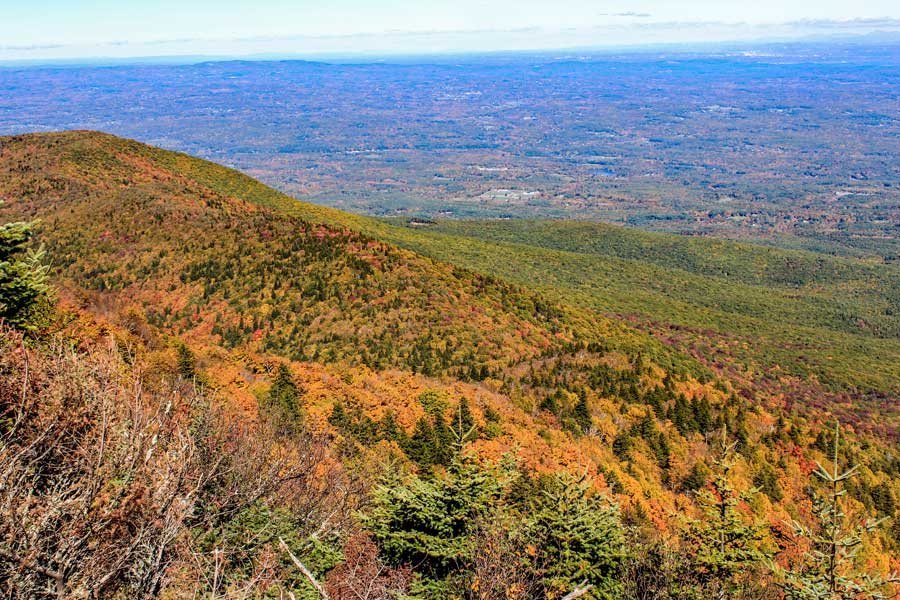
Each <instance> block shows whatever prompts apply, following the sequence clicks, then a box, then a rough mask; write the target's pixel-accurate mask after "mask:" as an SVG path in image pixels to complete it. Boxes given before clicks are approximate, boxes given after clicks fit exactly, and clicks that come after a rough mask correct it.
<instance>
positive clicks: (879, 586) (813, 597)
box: [776, 423, 900, 600]
mask: <svg viewBox="0 0 900 600" xmlns="http://www.w3.org/2000/svg"><path fill="white" fill-rule="evenodd" d="M839 437H840V425H839V424H837V423H835V429H834V437H833V439H832V440H831V444H830V446H831V448H830V449H831V450H832V460H831V465H829V467H828V468H826V467H825V466H823V465H822V464H821V463H817V466H818V469H817V470H816V471H815V472H814V473H815V476H816V477H817V478H818V479H819V480H821V481H822V482H823V484H824V486H825V493H824V494H817V495H816V496H815V497H814V498H813V508H814V512H815V516H816V520H817V524H816V527H812V528H811V527H807V526H805V525H803V524H802V523H799V522H796V521H795V522H794V523H792V526H793V529H794V534H795V535H796V536H797V537H798V538H800V539H805V540H807V541H808V542H809V544H810V547H811V548H810V550H809V551H808V552H806V553H805V555H804V560H803V561H802V564H800V565H799V566H798V567H797V568H795V569H791V570H785V569H780V568H777V567H776V571H777V572H779V573H780V574H781V575H782V578H783V584H782V585H783V589H784V592H785V597H786V598H788V599H790V600H863V599H866V600H877V599H881V598H893V597H895V596H896V593H897V592H898V589H897V584H898V583H900V576H898V575H896V574H894V575H891V576H889V577H880V576H878V575H875V574H872V573H868V572H865V571H860V570H856V569H855V565H854V562H855V558H856V555H857V553H858V552H859V551H860V549H861V548H862V547H863V540H864V538H865V536H866V534H868V533H870V532H872V531H874V530H875V529H877V528H878V527H879V526H880V525H881V524H882V523H883V522H884V521H885V519H878V520H874V519H866V521H865V522H861V523H860V522H859V521H858V520H856V521H857V522H856V524H852V523H850V522H849V519H848V516H847V514H846V512H845V508H844V506H843V504H844V502H843V499H844V497H845V496H846V493H847V492H846V489H845V486H846V482H847V481H848V480H850V479H851V478H852V477H854V476H855V475H856V474H857V471H858V469H859V465H854V466H853V467H850V468H848V469H846V470H842V469H841V467H840V453H839V446H840V439H839Z"/></svg>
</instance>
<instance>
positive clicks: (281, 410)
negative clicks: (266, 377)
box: [264, 363, 343, 429]
mask: <svg viewBox="0 0 900 600" xmlns="http://www.w3.org/2000/svg"><path fill="white" fill-rule="evenodd" d="M264 408H265V409H266V410H268V411H269V412H270V414H271V415H272V416H273V417H275V418H276V419H277V420H278V422H279V424H280V425H281V426H283V427H285V428H287V429H294V428H295V427H296V426H297V425H298V424H299V423H300V388H298V387H297V384H296V382H294V377H293V376H292V375H291V370H290V368H289V367H288V366H287V365H286V364H284V363H280V364H279V365H278V368H277V369H276V371H275V377H274V378H273V379H272V387H270V388H269V393H268V395H267V396H266V400H265V404H264ZM342 408H343V407H342Z"/></svg>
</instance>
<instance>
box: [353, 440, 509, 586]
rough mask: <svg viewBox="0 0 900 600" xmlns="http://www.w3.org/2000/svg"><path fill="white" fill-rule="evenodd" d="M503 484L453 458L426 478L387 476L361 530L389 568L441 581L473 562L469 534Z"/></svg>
mask: <svg viewBox="0 0 900 600" xmlns="http://www.w3.org/2000/svg"><path fill="white" fill-rule="evenodd" d="M506 485H507V478H506V477H505V476H504V475H503V474H501V473H500V472H498V471H497V470H496V469H494V468H482V467H480V466H478V465H477V464H476V463H474V462H473V461H472V460H471V458H469V457H465V456H457V458H455V459H454V460H453V462H452V463H451V464H450V466H449V468H448V469H447V470H446V471H445V472H444V473H441V474H438V475H436V476H434V477H430V478H422V477H418V476H415V475H412V476H408V477H406V478H404V479H398V478H397V477H396V476H393V475H391V476H389V477H388V478H386V479H385V480H384V481H383V482H382V483H381V484H380V485H378V486H377V487H376V488H375V490H374V492H373V500H372V509H371V510H370V511H369V512H368V513H367V514H366V515H365V516H364V517H363V524H364V525H365V526H366V527H367V529H368V530H369V531H370V532H371V533H372V537H373V539H374V540H375V541H376V543H377V544H378V547H379V549H380V552H381V554H382V556H383V557H384V558H385V559H386V560H387V561H388V562H389V563H390V564H393V565H398V566H399V565H402V564H411V565H415V566H416V568H417V571H419V572H420V573H422V574H423V575H425V576H426V577H428V578H429V579H432V580H435V581H440V580H443V579H445V578H446V577H448V576H449V575H451V574H452V573H453V572H454V571H455V570H456V569H460V568H464V567H465V566H466V565H467V564H469V563H470V562H471V560H472V549H473V546H472V539H471V534H472V532H473V531H474V527H475V526H476V523H477V522H478V520H479V519H480V518H481V517H483V516H484V515H486V514H488V513H489V512H490V511H491V510H492V508H493V506H494V505H495V504H496V503H497V502H498V501H499V499H500V498H501V496H502V495H503V491H504V488H505V486H506Z"/></svg>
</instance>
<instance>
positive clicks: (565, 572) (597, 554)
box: [530, 474, 625, 599]
mask: <svg viewBox="0 0 900 600" xmlns="http://www.w3.org/2000/svg"><path fill="white" fill-rule="evenodd" d="M591 487H592V486H591V481H590V480H589V479H588V478H587V477H582V478H580V479H579V478H575V477H574V476H572V475H568V474H565V475H557V476H556V478H555V481H554V482H553V484H552V485H551V486H550V489H549V490H545V491H544V492H543V493H542V495H541V497H540V498H539V500H538V501H537V504H536V506H535V508H534V511H533V514H534V517H533V521H532V523H531V526H530V529H531V539H532V540H533V541H534V544H535V546H536V547H537V553H538V555H539V556H538V563H539V564H542V565H544V572H543V580H544V581H545V586H546V587H547V588H548V590H547V591H548V597H559V596H562V595H564V594H565V593H567V592H569V591H570V590H572V589H573V588H575V587H576V586H579V585H582V584H584V583H587V584H589V585H591V586H593V587H592V590H591V592H592V594H593V596H592V597H594V598H604V599H605V598H610V599H612V598H620V597H621V592H622V590H621V583H620V581H619V579H618V574H619V569H620V567H621V564H622V561H623V560H624V558H625V539H624V536H623V533H622V531H623V530H622V524H621V522H620V520H619V509H618V506H616V505H615V504H613V503H611V502H609V501H608V500H607V499H606V498H605V497H604V496H602V495H597V494H593V493H592V492H591Z"/></svg>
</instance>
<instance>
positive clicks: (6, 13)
mask: <svg viewBox="0 0 900 600" xmlns="http://www.w3.org/2000/svg"><path fill="white" fill-rule="evenodd" d="M0 14H2V16H3V18H2V20H0V60H4V61H11V60H32V61H42V60H52V59H78V58H90V57H108V58H131V57H140V56H177V55H207V56H215V55H221V56H251V55H256V54H266V55H269V56H271V55H305V56H321V55H342V54H343V55H359V54H381V55H389V54H408V53H417V54H430V53H448V52H481V51H505V50H542V49H560V48H602V47H612V46H636V45H637V46H639V45H652V44H667V43H704V42H724V41H751V40H785V39H798V38H810V37H819V38H821V37H828V38H832V37H838V38H839V37H843V36H858V35H872V34H880V35H883V34H889V35H891V34H893V35H898V34H900V3H898V2H896V1H894V0H869V1H863V2H837V1H835V0H821V1H816V0H792V1H791V2H784V1H783V0H756V1H755V2H735V1H721V0H720V1H713V0H687V1H678V2H672V1H665V0H634V1H624V0H612V1H599V2H598V1H596V0H554V1H547V0H543V1H538V0H493V1H491V2H484V1H476V0H452V1H451V0H428V1H418V2H412V1H409V0H382V1H378V2H373V1H371V0H331V1H329V2H321V0H316V1H308V0H296V1H293V2H289V1H284V0H257V1H255V2H246V1H244V2H239V1H236V0H218V1H215V2H214V1H211V0H199V1H197V0H194V1H175V0H154V1H153V2H135V1H128V0H120V1H112V0H82V1H79V2H72V1H71V0H43V1H41V0H36V1H32V2H18V1H16V0H0Z"/></svg>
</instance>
